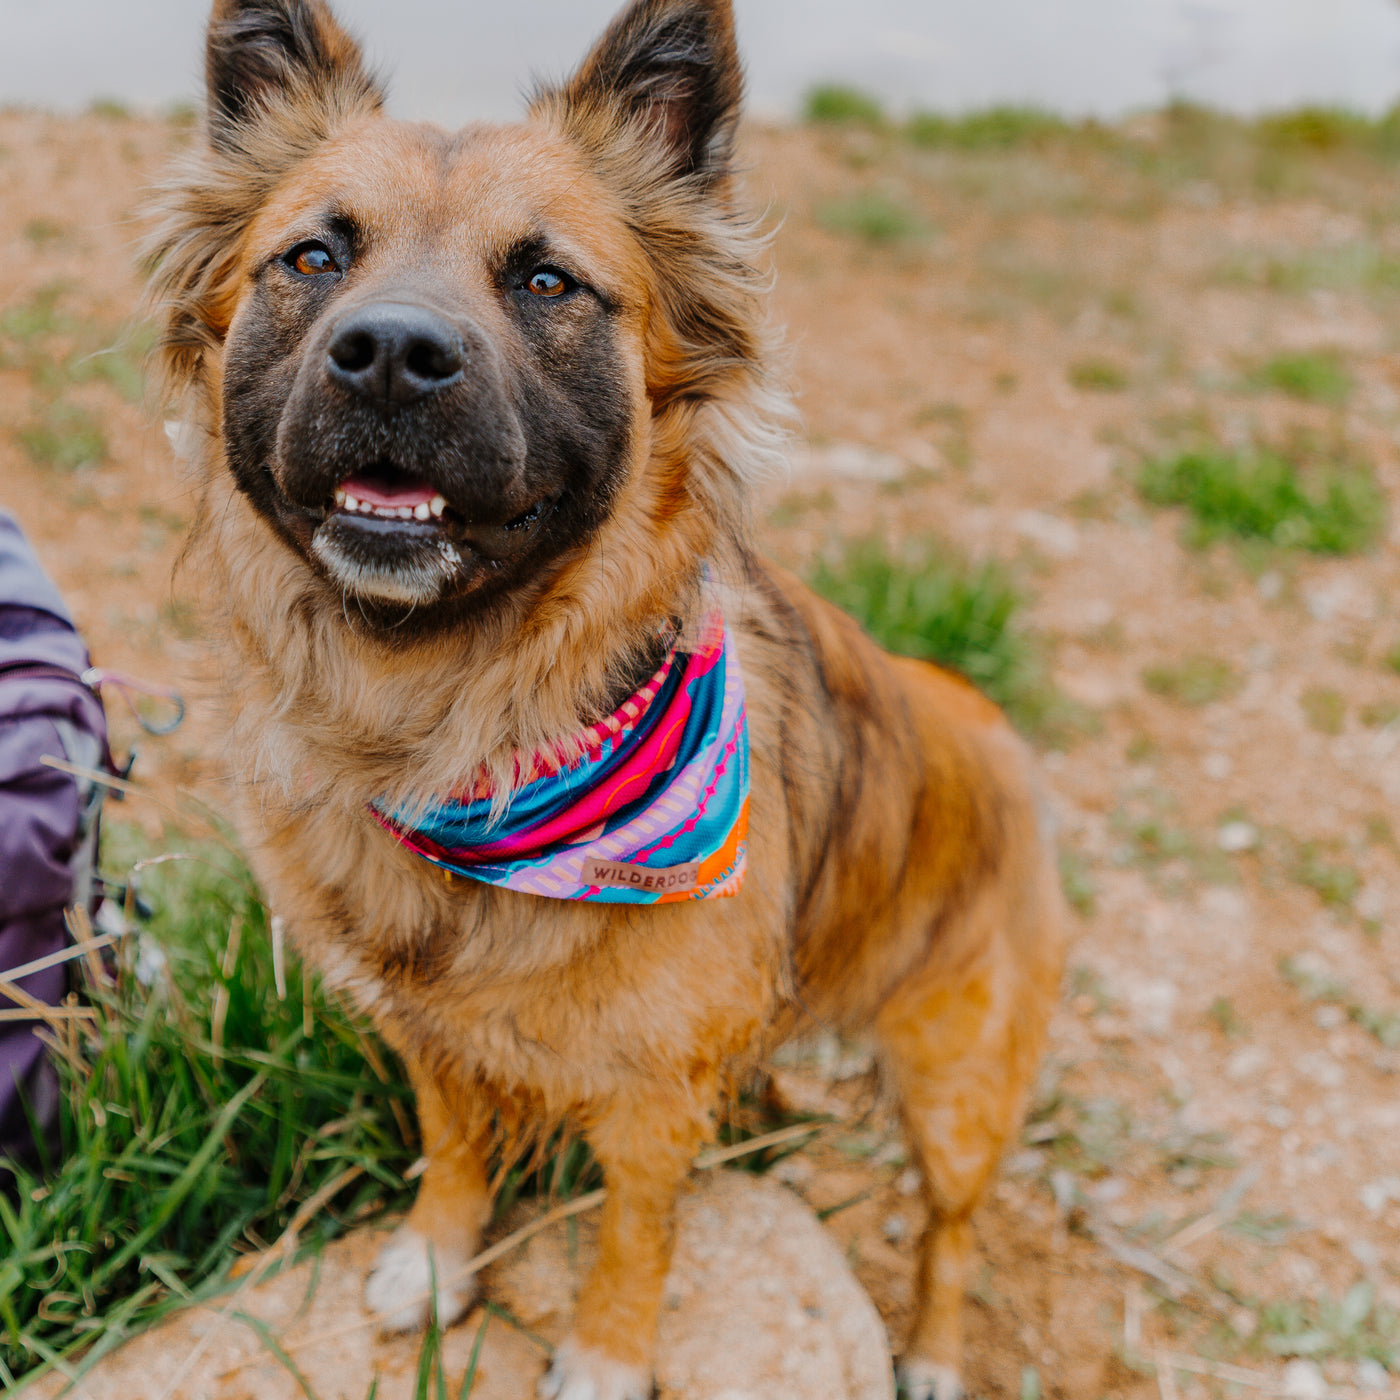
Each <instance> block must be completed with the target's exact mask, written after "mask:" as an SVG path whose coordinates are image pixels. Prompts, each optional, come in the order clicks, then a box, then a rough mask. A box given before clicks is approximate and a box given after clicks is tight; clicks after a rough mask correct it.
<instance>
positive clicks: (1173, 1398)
mask: <svg viewBox="0 0 1400 1400" xmlns="http://www.w3.org/2000/svg"><path fill="white" fill-rule="evenodd" d="M1153 1359H1154V1361H1155V1362H1156V1364H1157V1394H1158V1395H1159V1396H1161V1400H1181V1392H1180V1391H1179V1390H1178V1389H1177V1388H1176V1372H1175V1371H1174V1370H1173V1369H1172V1363H1171V1358H1170V1357H1169V1356H1168V1355H1167V1354H1166V1352H1164V1351H1157V1352H1155V1353H1154V1355H1153Z"/></svg>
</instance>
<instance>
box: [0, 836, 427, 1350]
mask: <svg viewBox="0 0 1400 1400" xmlns="http://www.w3.org/2000/svg"><path fill="white" fill-rule="evenodd" d="M121 835H123V833H120V832H109V838H110V837H112V836H117V837H120V836H121ZM108 844H109V846H110V844H111V841H110V839H109V842H108ZM127 844H128V845H130V844H131V842H130V839H128V841H127ZM215 865H216V866H217V868H215ZM215 865H211V864H209V863H206V862H205V861H204V860H203V859H191V858H175V859H169V860H168V861H167V862H166V863H163V864H159V865H155V866H153V867H151V868H150V869H148V870H147V871H146V872H145V873H144V874H143V875H142V880H143V893H144V894H145V895H146V897H147V898H149V899H151V900H152V902H153V903H154V904H155V905H156V908H157V913H156V916H155V919H154V921H153V923H152V924H151V926H150V928H149V929H148V930H143V931H142V932H141V934H140V935H139V939H138V937H137V936H134V935H133V936H129V938H128V939H127V940H126V942H125V944H124V945H123V947H122V956H121V957H120V958H119V959H118V961H117V967H116V975H115V981H114V983H113V984H112V985H111V986H108V987H95V988H92V989H91V990H90V993H89V994H90V997H91V999H92V1001H93V1003H94V1005H95V1008H96V1011H97V1019H96V1020H95V1022H93V1023H92V1028H91V1031H90V1032H89V1033H87V1034H81V1033H75V1034H72V1035H71V1036H68V1037H66V1038H63V1053H62V1054H61V1055H58V1056H56V1057H55V1063H56V1065H57V1067H58V1069H59V1073H60V1077H61V1084H62V1091H63V1092H62V1098H61V1110H60V1111H61V1118H60V1135H61V1142H60V1145H59V1149H58V1151H57V1152H56V1154H55V1155H54V1157H53V1159H52V1161H50V1162H47V1163H44V1164H42V1169H39V1170H35V1171H30V1170H27V1169H25V1168H23V1167H20V1166H18V1165H16V1164H14V1163H0V1259H3V1260H5V1264H4V1266H3V1268H0V1364H3V1366H5V1367H8V1369H9V1371H10V1372H11V1373H12V1375H14V1376H15V1377H16V1378H18V1377H20V1376H23V1375H25V1374H28V1373H30V1372H32V1371H35V1370H39V1369H43V1368H44V1366H45V1365H46V1364H52V1363H55V1362H63V1363H69V1362H73V1361H75V1359H76V1358H78V1357H79V1356H80V1355H82V1356H85V1358H86V1359H87V1360H89V1361H91V1360H95V1359H96V1358H97V1357H98V1356H99V1355H101V1354H102V1353H103V1352H104V1351H106V1350H107V1349H109V1348H110V1347H111V1346H113V1345H115V1344H116V1343H117V1342H118V1341H121V1340H123V1339H124V1338H125V1337H126V1336H128V1335H130V1334H131V1333H133V1332H135V1331H137V1330H139V1329H141V1328H142V1327H144V1326H147V1325H149V1324H150V1323H152V1322H154V1321H156V1320H157V1319H158V1318H160V1317H161V1316H163V1315H164V1314H165V1313H166V1312H168V1311H170V1310H171V1309H172V1308H174V1307H176V1306H179V1305H180V1304H181V1303H182V1302H184V1301H187V1300H188V1299H189V1298H190V1297H207V1296H209V1294H211V1293H212V1292H215V1291H217V1290H219V1289H220V1288H221V1287H223V1286H224V1285H225V1284H226V1283H227V1281H228V1278H229V1269H230V1267H231V1265H232V1263H233V1262H234V1260H235V1259H236V1258H237V1252H238V1251H239V1250H241V1249H247V1248H249V1247H252V1248H257V1249H261V1248H264V1247H266V1245H267V1244H268V1243H270V1242H272V1241H273V1240H275V1239H276V1238H277V1237H278V1236H279V1235H280V1234H281V1232H282V1231H283V1230H284V1229H285V1228H286V1227H287V1225H288V1223H289V1222H290V1221H291V1219H292V1216H293V1215H294V1214H295V1213H296V1211H297V1209H298V1207H299V1206H300V1205H302V1204H303V1203H304V1202H305V1201H307V1200H308V1199H309V1198H310V1197H311V1196H313V1195H314V1194H315V1193H316V1192H318V1191H320V1190H321V1189H322V1188H323V1187H325V1186H327V1185H328V1184H329V1183H331V1182H333V1181H334V1180H335V1179H336V1178H337V1177H338V1176H340V1175H341V1174H342V1173H343V1172H345V1171H346V1170H347V1168H350V1167H357V1168H359V1169H360V1175H359V1176H358V1177H357V1178H356V1179H355V1180H354V1181H352V1182H347V1183H346V1185H345V1186H344V1188H343V1189H342V1190H341V1191H340V1192H339V1194H337V1195H336V1196H335V1197H334V1198H333V1200H332V1201H331V1202H330V1203H329V1204H328V1206H327V1207H326V1209H325V1210H323V1211H322V1212H321V1213H320V1214H319V1215H318V1216H317V1217H316V1218H315V1219H314V1220H313V1221H312V1222H311V1224H309V1225H308V1226H307V1228H306V1230H305V1232H304V1235H303V1238H304V1239H306V1240H308V1242H309V1241H310V1240H312V1239H315V1238H325V1237H328V1236H329V1235H331V1234H333V1233H335V1232H336V1231H337V1230H338V1229H339V1228H340V1227H342V1226H343V1225H345V1224H348V1223H350V1222H352V1221H354V1220H357V1219H359V1218H361V1217H362V1216H364V1215H365V1214H367V1213H370V1212H373V1211H377V1210H378V1209H381V1208H382V1207H383V1206H384V1205H386V1204H392V1203H395V1202H397V1201H398V1200H399V1199H400V1197H401V1194H402V1193H403V1191H404V1188H403V1184H402V1173H403V1171H404V1170H405V1168H406V1167H407V1166H408V1164H409V1162H410V1161H411V1160H412V1149H411V1148H410V1147H408V1146H406V1145H405V1142H404V1134H403V1131H402V1130H401V1128H400V1126H399V1125H398V1123H397V1121H396V1116H402V1115H403V1114H404V1108H403V1102H402V1101H404V1100H406V1099H407V1097H408V1091H407V1089H406V1087H405V1086H404V1084H403V1083H402V1082H401V1080H400V1078H399V1077H398V1075H397V1074H396V1073H395V1072H394V1071H392V1070H391V1069H389V1068H388V1067H387V1064H386V1060H387V1057H385V1056H384V1055H383V1052H382V1051H380V1050H379V1049H378V1048H377V1046H376V1045H375V1044H374V1042H372V1041H371V1040H370V1039H369V1038H368V1037H367V1035H366V1033H365V1031H364V1030H363V1028H361V1027H360V1026H359V1025H358V1024H356V1023H355V1022H353V1021H352V1020H350V1019H349V1018H348V1017H347V1016H346V1015H345V1013H344V1012H343V1011H342V1009H341V1008H340V1006H339V1005H338V1004H337V1003H334V1002H332V1001H330V1000H328V999H327V998H326V997H325V996H324V995H323V994H322V992H321V991H320V989H319V988H318V987H317V986H316V985H314V984H305V985H304V984H303V981H302V975H301V973H300V971H299V969H297V968H295V967H289V968H288V969H287V974H286V988H287V997H286V1000H285V1001H279V1000H278V998H277V995H276V992H275V990H274V977H273V968H272V955H271V950H270V948H269V945H268V939H267V925H266V916H265V911H264V909H263V907H262V905H261V904H260V903H259V902H258V900H257V899H256V897H255V896H254V894H253V893H252V888H251V883H250V881H249V879H248V877H247V875H246V873H245V872H243V871H242V869H241V867H237V866H236V865H235V864H234V863H233V862H232V860H231V858H230V857H228V856H226V855H224V854H223V853H219V854H218V855H217V856H216V857H215ZM396 1111H397V1115H396ZM404 1121H405V1122H407V1119H406V1118H405V1119H404ZM74 1242H77V1245H78V1246H80V1247H75V1244H74ZM79 1365H80V1366H81V1363H79Z"/></svg>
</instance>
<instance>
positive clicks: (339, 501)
mask: <svg viewBox="0 0 1400 1400" xmlns="http://www.w3.org/2000/svg"><path fill="white" fill-rule="evenodd" d="M349 499H350V498H349V496H347V495H346V494H345V492H344V491H342V490H341V489H340V487H338V486H337V487H336V488H335V503H336V505H338V506H343V505H344V504H345V503H346V501H348V500H349Z"/></svg>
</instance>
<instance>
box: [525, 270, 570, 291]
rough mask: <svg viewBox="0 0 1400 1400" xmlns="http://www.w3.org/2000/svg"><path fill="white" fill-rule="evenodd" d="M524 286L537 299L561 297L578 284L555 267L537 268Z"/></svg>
mask: <svg viewBox="0 0 1400 1400" xmlns="http://www.w3.org/2000/svg"><path fill="white" fill-rule="evenodd" d="M525 285H526V287H527V288H528V289H529V290H530V291H531V292H533V293H534V294H535V295H536V296H537V297H562V296H563V295H564V293H565V292H568V291H572V290H573V288H574V287H575V286H577V285H578V284H577V283H576V282H575V281H574V280H573V279H572V278H571V277H569V276H568V275H567V274H565V273H563V272H560V271H559V269H558V268H557V267H537V268H536V269H535V270H534V271H533V272H532V273H531V274H530V279H529V281H527V282H526V283H525Z"/></svg>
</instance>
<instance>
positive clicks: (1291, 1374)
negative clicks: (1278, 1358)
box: [1283, 1358, 1327, 1400]
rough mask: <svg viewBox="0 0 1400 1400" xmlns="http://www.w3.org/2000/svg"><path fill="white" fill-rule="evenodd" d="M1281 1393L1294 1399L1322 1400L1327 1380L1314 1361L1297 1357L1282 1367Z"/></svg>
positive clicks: (1325, 1392) (1325, 1391)
mask: <svg viewBox="0 0 1400 1400" xmlns="http://www.w3.org/2000/svg"><path fill="white" fill-rule="evenodd" d="M1283 1393H1284V1394H1285V1395H1288V1396H1293V1397H1296V1400H1324V1398H1325V1396H1326V1395H1327V1381H1326V1379H1325V1378H1324V1377H1323V1374H1322V1368H1321V1367H1320V1366H1319V1365H1318V1364H1317V1362H1316V1361H1306V1360H1303V1359H1302V1358H1299V1359H1298V1360H1297V1361H1290V1362H1289V1363H1288V1365H1287V1366H1285V1367H1284V1368H1283Z"/></svg>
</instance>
